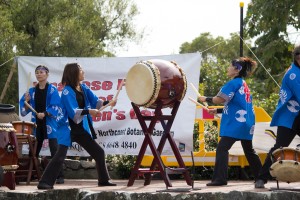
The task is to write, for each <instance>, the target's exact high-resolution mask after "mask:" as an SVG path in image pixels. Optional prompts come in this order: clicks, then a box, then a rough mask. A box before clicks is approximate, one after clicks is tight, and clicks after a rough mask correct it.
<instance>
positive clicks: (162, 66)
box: [125, 59, 187, 108]
mask: <svg viewBox="0 0 300 200" xmlns="http://www.w3.org/2000/svg"><path fill="white" fill-rule="evenodd" d="M125 87H126V92H127V95H128V97H129V99H130V100H131V101H132V102H133V103H135V104H136V105H137V106H142V107H147V108H156V106H157V103H158V102H159V101H161V102H162V104H163V108H166V107H170V108H172V107H173V105H174V103H175V102H176V101H181V100H182V99H183V98H184V96H185V94H186V90H187V81H186V75H185V73H184V72H183V70H182V69H181V67H179V66H178V65H177V64H176V63H175V62H170V61H166V60H161V59H153V60H148V61H141V62H138V63H136V64H135V65H134V66H132V67H131V69H130V70H129V71H128V73H127V76H126V85H125Z"/></svg>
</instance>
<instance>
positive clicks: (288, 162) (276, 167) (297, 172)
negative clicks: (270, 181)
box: [270, 147, 300, 183]
mask: <svg viewBox="0 0 300 200" xmlns="http://www.w3.org/2000/svg"><path fill="white" fill-rule="evenodd" d="M273 158H274V163H273V164H272V165H271V167H270V174H271V175H272V176H273V177H275V178H276V179H277V180H279V181H284V182H287V183H290V182H298V181H300V163H299V161H300V150H299V149H297V148H296V149H293V148H289V147H283V148H280V149H277V150H275V151H274V152H273Z"/></svg>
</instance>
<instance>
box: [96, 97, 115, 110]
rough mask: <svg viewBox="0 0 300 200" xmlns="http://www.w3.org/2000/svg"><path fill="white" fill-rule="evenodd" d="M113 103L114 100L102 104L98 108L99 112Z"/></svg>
mask: <svg viewBox="0 0 300 200" xmlns="http://www.w3.org/2000/svg"><path fill="white" fill-rule="evenodd" d="M113 103H115V100H112V101H110V102H109V103H108V104H106V105H105V106H102V107H101V108H100V109H99V112H100V111H102V110H104V109H105V108H107V107H108V106H110V105H111V104H113Z"/></svg>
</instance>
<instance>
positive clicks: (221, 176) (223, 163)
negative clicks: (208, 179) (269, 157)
mask: <svg viewBox="0 0 300 200" xmlns="http://www.w3.org/2000/svg"><path fill="white" fill-rule="evenodd" d="M236 141H239V139H236V138H232V137H222V138H221V140H220V141H219V143H218V146H217V152H216V163H215V168H214V174H213V178H212V182H220V183H227V177H228V158H229V152H228V151H229V149H230V148H231V147H232V145H233V144H234V143H235V142H236ZM241 144H242V147H243V150H244V153H245V156H246V158H247V160H248V162H249V165H250V168H251V170H252V173H253V175H254V177H255V179H257V177H258V173H259V170H260V169H261V166H262V165H261V162H260V160H259V157H258V155H257V154H256V152H255V150H254V149H253V146H252V140H241Z"/></svg>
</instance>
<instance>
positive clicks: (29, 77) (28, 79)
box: [26, 72, 31, 92]
mask: <svg viewBox="0 0 300 200" xmlns="http://www.w3.org/2000/svg"><path fill="white" fill-rule="evenodd" d="M30 79H31V72H29V73H28V77H27V89H26V92H29V88H30V82H31V81H30Z"/></svg>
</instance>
